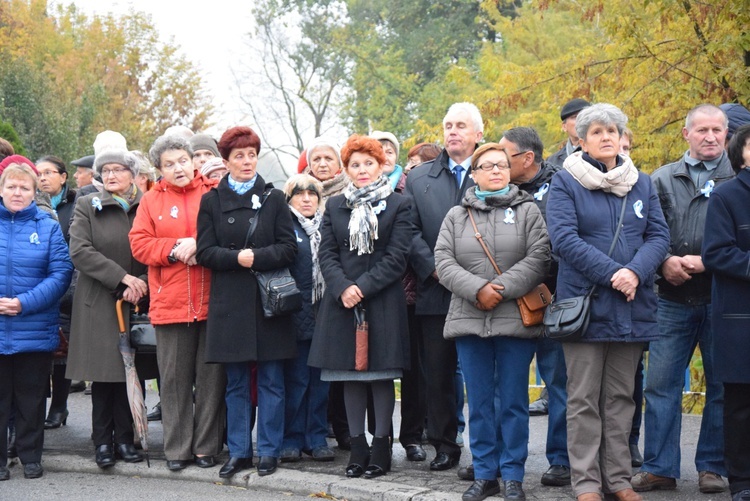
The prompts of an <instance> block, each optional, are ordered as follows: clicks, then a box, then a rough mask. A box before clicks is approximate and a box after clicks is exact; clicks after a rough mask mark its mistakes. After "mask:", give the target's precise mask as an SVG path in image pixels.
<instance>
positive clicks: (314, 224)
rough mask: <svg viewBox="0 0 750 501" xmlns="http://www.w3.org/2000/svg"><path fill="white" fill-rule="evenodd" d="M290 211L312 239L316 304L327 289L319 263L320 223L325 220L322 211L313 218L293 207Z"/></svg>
mask: <svg viewBox="0 0 750 501" xmlns="http://www.w3.org/2000/svg"><path fill="white" fill-rule="evenodd" d="M289 210H290V211H292V214H294V215H295V217H296V218H297V221H299V224H300V225H301V226H302V229H303V230H305V233H307V237H308V238H309V239H310V252H311V254H312V278H313V289H312V302H313V304H315V303H317V302H318V300H319V299H320V298H322V297H323V292H324V291H325V288H326V284H325V282H324V281H323V273H321V271H320V261H318V250H319V249H320V221H321V220H322V219H323V216H322V214H321V213H320V210H316V211H315V215H314V216H313V217H312V218H308V217H305V216H303V215H302V214H300V213H299V212H298V211H297V209H295V208H294V207H292V206H291V205H290V206H289Z"/></svg>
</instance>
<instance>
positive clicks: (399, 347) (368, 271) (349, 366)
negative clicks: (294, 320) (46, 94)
mask: <svg viewBox="0 0 750 501" xmlns="http://www.w3.org/2000/svg"><path fill="white" fill-rule="evenodd" d="M385 201H386V208H385V209H384V210H382V211H381V212H380V213H379V214H377V218H378V239H377V240H375V244H374V250H373V252H372V254H363V255H361V256H359V255H357V251H356V250H354V251H351V250H349V218H350V216H351V212H352V211H351V209H349V208H348V207H347V205H346V199H345V198H344V196H343V195H338V196H335V197H331V198H330V199H328V202H327V203H326V211H325V214H324V215H323V223H322V225H321V232H320V233H321V243H320V250H319V251H318V258H319V259H320V269H321V272H322V273H323V278H324V279H325V282H326V291H325V294H324V295H323V299H322V300H321V303H320V309H319V310H318V317H317V322H316V325H315V334H314V336H313V342H312V346H311V348H310V356H309V359H308V365H310V366H312V367H320V368H324V369H333V370H354V346H355V342H354V341H355V330H356V320H355V318H354V309H349V308H345V307H344V305H343V304H342V303H341V294H342V293H343V292H344V291H345V290H346V289H347V288H348V287H349V286H351V285H357V286H358V287H359V288H360V290H361V291H362V295H363V296H364V300H363V301H364V305H365V308H366V311H367V320H368V322H369V351H368V361H369V370H372V371H375V370H387V369H408V368H409V334H408V325H407V319H406V297H405V296H404V288H403V286H402V285H401V277H402V276H403V274H404V270H406V262H407V259H408V255H409V248H410V244H411V240H412V234H413V229H412V228H413V227H412V223H411V216H410V211H411V201H410V199H409V198H407V197H404V196H401V195H399V194H398V193H392V194H391V195H389V196H388V197H387V198H386V199H385Z"/></svg>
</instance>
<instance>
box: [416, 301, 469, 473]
mask: <svg viewBox="0 0 750 501" xmlns="http://www.w3.org/2000/svg"><path fill="white" fill-rule="evenodd" d="M419 321H420V323H421V334H422V337H421V341H422V347H423V350H424V351H423V353H424V357H423V359H422V366H423V367H424V377H425V388H426V395H425V397H426V400H427V438H428V439H429V441H430V443H431V444H432V445H433V447H435V451H436V452H438V453H440V452H445V453H447V454H449V455H451V456H453V457H456V458H458V457H460V456H461V448H460V447H459V446H458V445H457V444H456V435H457V434H458V417H457V415H456V384H455V381H456V379H455V376H456V365H457V363H458V358H457V356H456V343H455V342H454V341H449V340H446V339H445V338H444V337H443V327H444V326H445V315H422V316H420V317H419Z"/></svg>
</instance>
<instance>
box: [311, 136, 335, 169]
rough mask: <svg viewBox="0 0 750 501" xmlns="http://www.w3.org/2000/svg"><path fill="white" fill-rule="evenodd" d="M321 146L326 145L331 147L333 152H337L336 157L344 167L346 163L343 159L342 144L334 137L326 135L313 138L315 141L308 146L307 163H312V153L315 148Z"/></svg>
mask: <svg viewBox="0 0 750 501" xmlns="http://www.w3.org/2000/svg"><path fill="white" fill-rule="evenodd" d="M321 146H326V147H328V148H331V149H332V150H333V152H334V153H335V154H336V158H337V159H338V161H339V165H340V166H341V167H342V168H343V167H344V163H343V162H342V161H341V146H339V145H338V143H337V142H336V141H334V140H333V139H329V138H325V137H322V136H321V137H316V138H315V139H313V142H312V143H310V145H309V146H308V147H307V164H308V165H310V154H311V153H312V152H313V150H314V149H315V148H319V147H321Z"/></svg>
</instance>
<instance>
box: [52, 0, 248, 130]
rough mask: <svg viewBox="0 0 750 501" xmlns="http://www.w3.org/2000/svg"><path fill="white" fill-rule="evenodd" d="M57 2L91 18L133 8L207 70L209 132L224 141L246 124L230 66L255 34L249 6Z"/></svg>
mask: <svg viewBox="0 0 750 501" xmlns="http://www.w3.org/2000/svg"><path fill="white" fill-rule="evenodd" d="M53 2H59V3H62V4H70V3H73V4H75V5H76V6H77V7H78V8H79V9H81V10H82V11H83V12H84V13H86V14H106V13H108V12H112V13H114V14H123V13H126V12H128V10H129V9H131V8H132V9H134V10H136V11H141V12H145V13H147V14H150V15H151V18H152V20H153V22H154V25H155V26H156V28H157V29H158V30H159V31H160V33H161V34H162V38H163V40H165V41H168V40H169V39H170V37H171V38H173V41H174V43H175V44H176V45H179V46H180V47H181V48H182V50H183V52H184V53H185V55H187V56H188V58H189V59H190V60H191V61H193V62H194V63H196V64H197V65H198V66H199V67H200V69H201V70H202V75H203V77H204V79H205V88H206V89H207V90H208V91H209V92H210V93H211V94H212V95H213V96H214V107H215V109H216V110H217V113H216V116H214V117H212V120H211V121H212V122H214V123H216V126H215V127H212V129H211V130H210V131H209V132H212V133H213V134H214V135H215V136H216V135H220V134H221V132H222V131H223V130H225V129H226V128H227V127H228V126H230V125H234V124H236V123H237V122H238V121H240V120H242V119H243V118H244V115H243V114H242V111H241V110H240V107H239V102H238V99H237V98H236V97H235V95H236V91H235V89H234V84H233V81H232V74H231V69H230V68H231V64H230V60H231V57H232V56H235V57H236V56H237V50H236V47H237V46H239V45H241V44H243V43H244V40H246V34H247V33H249V32H251V31H252V29H253V22H252V19H251V17H250V7H249V5H250V4H247V3H242V2H238V1H237V0H210V1H207V2H197V1H193V2H185V1H176V0H110V1H102V0H72V1H71V0H52V1H51V2H50V3H53ZM240 6H242V7H240ZM233 47H235V49H234V50H232V48H233Z"/></svg>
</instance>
